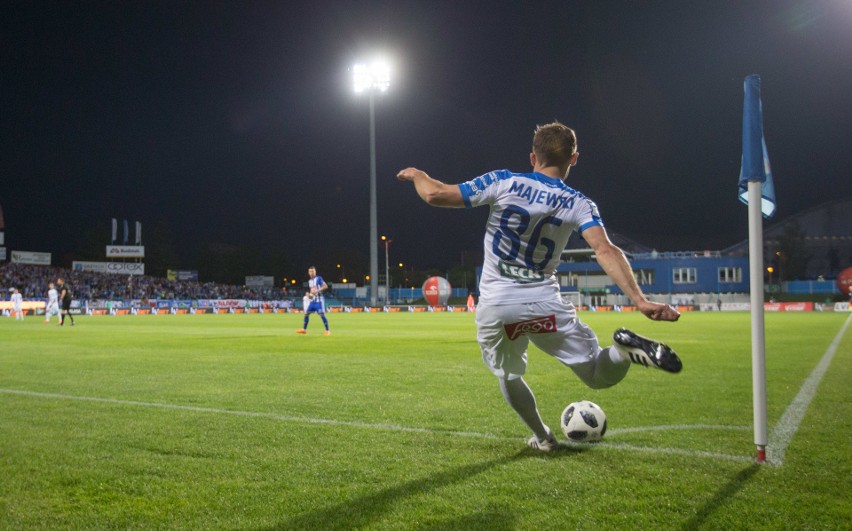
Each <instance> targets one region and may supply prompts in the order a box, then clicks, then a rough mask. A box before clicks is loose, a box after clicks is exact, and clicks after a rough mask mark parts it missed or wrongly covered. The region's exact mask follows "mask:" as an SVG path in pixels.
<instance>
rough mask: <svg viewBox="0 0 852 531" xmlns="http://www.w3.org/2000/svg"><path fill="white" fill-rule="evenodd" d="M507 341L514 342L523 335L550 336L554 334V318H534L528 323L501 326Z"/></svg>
mask: <svg viewBox="0 0 852 531" xmlns="http://www.w3.org/2000/svg"><path fill="white" fill-rule="evenodd" d="M503 328H504V329H505V330H506V335H507V336H509V339H511V340H513V341H514V340H515V338H517V337H518V336H521V335H523V334H552V333H553V332H556V316H555V315H548V316H547V317H536V318H535V319H530V320H528V321H521V322H519V323H512V324H507V325H503Z"/></svg>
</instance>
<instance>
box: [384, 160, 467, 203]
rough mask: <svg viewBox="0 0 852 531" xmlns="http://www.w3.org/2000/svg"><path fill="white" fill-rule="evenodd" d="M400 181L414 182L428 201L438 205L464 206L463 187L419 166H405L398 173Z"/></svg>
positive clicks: (397, 176)
mask: <svg viewBox="0 0 852 531" xmlns="http://www.w3.org/2000/svg"><path fill="white" fill-rule="evenodd" d="M396 178H397V179H399V180H400V181H408V182H411V183H414V189H415V190H417V195H419V196H420V198H421V199H423V201H425V202H426V203H428V204H430V205H432V206H436V207H446V208H462V207H464V199H462V195H461V189H459V187H458V185H456V184H444V183H442V182H441V181H439V180H437V179H433V178H432V177H429V175H428V174H427V173H426V172H424V171H421V170H418V169H417V168H405V169H404V170H400V172H399V173H397V174H396Z"/></svg>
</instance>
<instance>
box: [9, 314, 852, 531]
mask: <svg viewBox="0 0 852 531" xmlns="http://www.w3.org/2000/svg"><path fill="white" fill-rule="evenodd" d="M580 316H581V318H582V319H583V320H584V321H585V322H586V323H588V324H589V325H591V326H592V327H593V328H594V329H595V330H596V331H597V332H598V334H599V335H600V336H601V338H602V344H604V345H608V344H609V343H610V341H609V339H608V338H609V336H610V334H611V333H612V331H613V330H614V329H615V328H617V327H619V326H627V327H629V328H632V329H633V330H635V331H636V332H638V333H641V334H645V335H649V336H652V337H655V338H659V339H661V340H664V341H666V342H667V343H668V344H670V345H671V346H672V347H673V348H674V349H675V350H677V351H678V353H679V354H680V356H681V358H682V359H683V362H684V370H683V372H682V373H680V374H678V375H670V374H666V373H663V372H662V371H656V370H652V369H645V368H643V367H639V366H634V367H632V368H631V370H630V373H629V374H628V375H627V378H626V379H625V380H624V381H623V382H622V383H620V384H619V385H617V386H615V387H613V388H611V389H607V390H598V391H595V390H590V389H587V388H585V387H584V386H583V385H582V384H581V383H580V381H579V380H578V379H577V378H576V377H575V376H574V375H573V373H572V372H571V371H570V370H568V369H567V368H565V367H563V366H561V365H560V364H559V363H558V362H556V361H554V360H553V359H551V358H549V357H548V356H546V355H544V354H542V353H541V352H540V351H538V350H536V349H534V348H532V349H531V351H530V363H529V371H528V374H527V380H528V381H529V383H530V385H531V386H532V388H533V390H534V391H535V393H536V397H537V399H538V404H539V409H540V410H541V412H542V415H543V416H544V418H545V421H546V422H548V423H549V424H550V426H551V427H553V428H558V422H559V421H558V418H559V414H560V413H561V411H562V409H563V408H564V407H565V405H567V404H568V403H569V402H572V401H575V400H580V399H588V400H592V401H594V402H596V403H598V404H600V405H601V406H602V407H603V408H604V410H605V411H606V413H607V416H608V422H609V431H608V432H607V435H606V437H605V438H604V442H603V443H601V444H597V445H568V444H565V446H564V448H562V449H560V450H559V451H557V452H554V453H553V454H539V453H536V452H535V451H533V450H529V449H527V448H526V447H525V444H524V442H525V439H526V438H527V437H528V436H529V433H528V432H527V429H526V427H525V426H524V425H523V424H522V423H521V422H520V420H519V419H518V418H517V417H516V416H515V414H514V412H512V411H511V409H509V407H508V406H507V405H506V404H505V403H504V401H503V398H502V396H501V395H500V391H499V388H498V386H497V382H496V380H495V378H494V377H493V376H492V375H491V374H490V373H489V372H488V371H487V370H486V369H485V366H484V365H483V364H482V362H481V360H480V356H479V349H478V347H477V345H476V340H475V327H474V323H473V316H472V315H470V314H465V313H452V314H448V313H444V314H438V313H436V314H423V313H416V314H415V313H391V314H341V313H335V314H329V320H330V322H331V326H332V335H331V336H330V337H325V336H323V335H322V333H321V331H322V324H321V321H320V320H319V319H318V318H316V317H313V318H312V319H311V324H310V327H309V329H308V332H309V333H308V335H307V336H298V335H296V334H295V333H294V330H295V329H296V328H299V327H300V326H301V320H302V317H301V316H300V315H281V314H278V315H205V316H195V315H180V316H171V315H167V316H117V317H114V316H100V317H78V318H77V325H76V326H74V327H69V326H68V324H67V323H66V326H65V327H63V328H60V327H58V326H56V325H55V324H51V325H45V324H42V322H41V318H35V317H30V318H28V319H27V320H26V321H25V322H23V323H20V322H15V321H14V320H13V319H8V318H6V319H0V529H323V530H325V529H489V530H492V529H547V528H553V529H560V528H561V529H589V530H592V529H850V528H852V524H850V522H852V501H850V500H852V498H850V493H852V451H850V450H852V423H850V419H852V395H850V391H849V390H850V384H849V382H850V381H852V331H848V330H846V328H845V327H846V326H847V325H848V321H849V320H850V319H851V318H850V316H849V315H848V314H839V313H808V314H767V315H766V337H767V340H766V351H767V355H766V366H767V382H768V386H767V397H768V420H769V431H770V434H776V440H775V441H773V439H772V436H771V437H770V450H771V449H772V447H773V444H778V443H783V446H785V450H784V451H783V460H781V462H775V463H770V464H768V465H755V464H754V463H753V458H754V454H755V448H754V444H753V431H752V424H753V419H752V377H751V343H750V325H749V315H748V314H747V313H687V314H685V315H684V316H683V317H682V318H681V321H680V322H678V323H674V324H672V323H656V322H651V321H648V320H647V319H644V318H643V317H642V316H641V315H638V314H631V313H624V314H615V313H606V314H593V313H581V314H580ZM844 330H846V331H845V333H842V331H844ZM832 345H833V346H832ZM832 351H833V352H834V355H833V359H832V361H831V363H830V365H829V366H828V370H827V371H825V373H824V376H823V377H822V378H821V379H819V380H818V382H817V383H818V385H816V386H813V385H812V386H811V391H812V393H811V395H812V400H810V401H809V402H807V403H806V405H807V407H806V409H805V408H804V407H802V406H801V404H800V405H799V406H798V407H799V408H800V409H801V411H800V413H801V414H800V415H799V419H800V420H798V421H795V422H791V421H789V420H782V419H789V417H787V416H785V414H786V413H787V412H788V411H789V410H790V409H793V410H795V409H796V407H797V406H796V404H797V402H796V400H797V396H800V392H801V391H802V390H803V389H805V390H807V389H808V383H807V382H808V377H809V375H811V374H812V371H814V369H815V368H816V367H817V366H818V365H819V364H820V362H821V360H823V359H824V358H825V356H826V353H827V352H832ZM811 384H813V381H811ZM794 412H795V411H794ZM779 426H780V428H786V431H785V430H784V429H780V428H779ZM778 434H780V435H778ZM785 434H786V435H785ZM778 439H782V440H781V441H779V440H778Z"/></svg>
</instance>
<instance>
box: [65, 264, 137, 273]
mask: <svg viewBox="0 0 852 531" xmlns="http://www.w3.org/2000/svg"><path fill="white" fill-rule="evenodd" d="M71 269H73V270H74V271H84V272H89V273H112V274H115V275H144V274H145V264H143V263H138V262H73V263H72V264H71Z"/></svg>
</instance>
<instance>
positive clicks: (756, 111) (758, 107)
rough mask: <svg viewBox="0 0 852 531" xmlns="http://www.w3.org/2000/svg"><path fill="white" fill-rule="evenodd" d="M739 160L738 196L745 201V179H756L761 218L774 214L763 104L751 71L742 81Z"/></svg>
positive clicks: (773, 191) (755, 77)
mask: <svg viewBox="0 0 852 531" xmlns="http://www.w3.org/2000/svg"><path fill="white" fill-rule="evenodd" d="M743 88H744V90H745V99H744V101H743V160H742V167H741V169H740V181H739V198H740V201H742V202H743V203H745V204H748V182H749V181H760V182H761V183H762V184H761V186H760V197H761V201H760V211H761V212H762V213H763V217H764V218H767V219H769V218H771V217H772V215H773V214H775V186H774V185H773V184H772V170H770V169H769V154H768V153H767V152H766V141H765V140H764V139H763V105H762V103H761V102H760V76H758V75H757V74H752V75H750V76H748V77H746V78H745V81H744V82H743Z"/></svg>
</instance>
